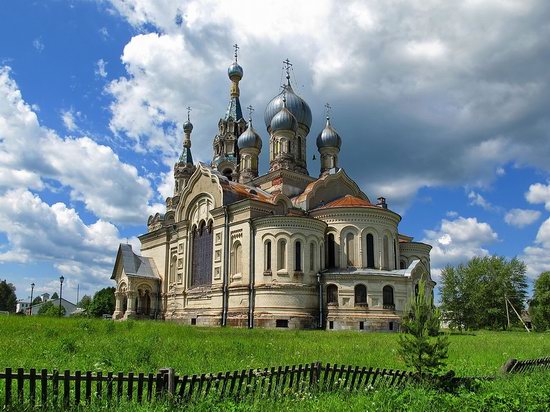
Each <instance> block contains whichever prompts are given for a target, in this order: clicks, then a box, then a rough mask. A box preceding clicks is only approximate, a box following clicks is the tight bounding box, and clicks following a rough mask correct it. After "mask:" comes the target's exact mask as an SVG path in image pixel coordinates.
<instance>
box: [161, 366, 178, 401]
mask: <svg viewBox="0 0 550 412" xmlns="http://www.w3.org/2000/svg"><path fill="white" fill-rule="evenodd" d="M159 373H160V374H162V375H163V380H164V385H163V389H164V391H167V392H168V393H169V394H170V396H171V397H174V396H175V394H176V380H175V379H174V377H175V373H174V368H162V369H160V370H159Z"/></svg>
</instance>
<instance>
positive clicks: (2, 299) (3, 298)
mask: <svg viewBox="0 0 550 412" xmlns="http://www.w3.org/2000/svg"><path fill="white" fill-rule="evenodd" d="M16 305H17V296H16V295H15V286H13V285H12V284H11V283H8V282H6V280H3V281H2V282H0V310H6V311H8V312H15V307H16Z"/></svg>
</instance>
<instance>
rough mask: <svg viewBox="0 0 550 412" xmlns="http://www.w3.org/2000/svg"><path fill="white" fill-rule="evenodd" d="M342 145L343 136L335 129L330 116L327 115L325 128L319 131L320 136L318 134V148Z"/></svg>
mask: <svg viewBox="0 0 550 412" xmlns="http://www.w3.org/2000/svg"><path fill="white" fill-rule="evenodd" d="M340 146H342V138H341V137H340V135H339V134H338V133H337V132H336V130H334V127H332V125H331V124H330V118H329V117H327V123H326V124H325V128H324V129H323V131H322V132H321V133H319V136H317V148H318V149H321V148H323V147H336V148H338V149H340Z"/></svg>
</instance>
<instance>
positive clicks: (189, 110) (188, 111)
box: [185, 106, 191, 122]
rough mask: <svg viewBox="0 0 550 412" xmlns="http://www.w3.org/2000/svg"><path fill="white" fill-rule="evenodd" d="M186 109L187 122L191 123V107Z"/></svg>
mask: <svg viewBox="0 0 550 412" xmlns="http://www.w3.org/2000/svg"><path fill="white" fill-rule="evenodd" d="M185 109H186V110H187V121H188V122H189V121H190V119H189V116H190V114H191V106H187V107H186V108H185Z"/></svg>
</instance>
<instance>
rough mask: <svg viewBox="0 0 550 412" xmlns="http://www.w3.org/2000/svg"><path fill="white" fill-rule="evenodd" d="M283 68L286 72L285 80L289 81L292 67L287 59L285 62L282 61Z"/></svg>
mask: <svg viewBox="0 0 550 412" xmlns="http://www.w3.org/2000/svg"><path fill="white" fill-rule="evenodd" d="M283 66H284V68H285V71H286V78H287V79H290V68H291V67H292V63H290V60H289V59H288V57H287V59H286V60H283Z"/></svg>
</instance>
